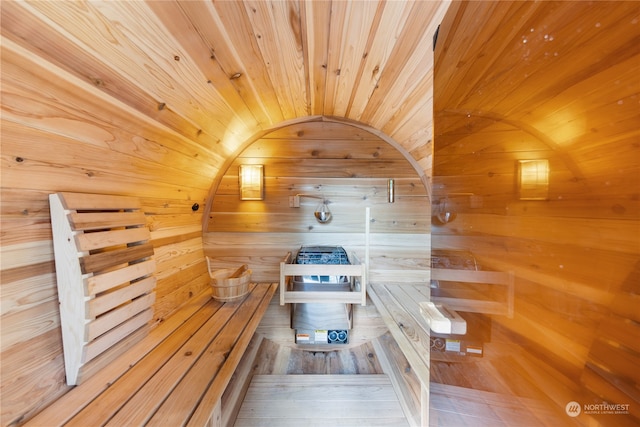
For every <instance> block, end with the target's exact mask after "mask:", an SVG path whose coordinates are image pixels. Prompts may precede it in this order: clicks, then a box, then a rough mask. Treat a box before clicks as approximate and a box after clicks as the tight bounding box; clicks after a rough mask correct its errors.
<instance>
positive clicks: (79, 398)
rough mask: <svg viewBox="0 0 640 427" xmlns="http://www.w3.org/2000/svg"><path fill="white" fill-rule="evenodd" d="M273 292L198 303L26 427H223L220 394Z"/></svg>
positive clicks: (262, 288) (256, 290) (264, 287)
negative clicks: (125, 426) (182, 426)
mask: <svg viewBox="0 0 640 427" xmlns="http://www.w3.org/2000/svg"><path fill="white" fill-rule="evenodd" d="M276 289H277V283H259V284H255V283H252V284H251V285H250V292H249V293H248V294H247V295H246V296H245V297H244V298H243V299H241V300H238V301H233V302H221V301H217V300H214V299H212V298H211V292H210V291H207V292H206V293H203V294H201V295H199V296H198V297H196V298H194V299H193V300H192V302H191V303H190V304H189V305H187V306H184V307H182V308H181V309H180V310H179V311H177V312H176V313H175V314H173V315H172V316H170V317H169V318H167V319H166V320H165V321H164V322H163V323H161V324H160V325H158V326H157V327H156V328H155V329H152V330H151V332H150V333H149V335H148V336H147V337H145V338H144V339H143V340H142V341H139V342H138V343H136V344H134V345H133V346H132V347H131V348H129V349H128V350H127V351H126V352H125V353H124V354H122V355H121V356H119V357H118V358H117V359H115V360H114V361H113V362H111V363H110V364H109V365H108V366H107V367H106V368H104V369H102V370H100V371H99V372H97V373H96V374H94V375H93V376H92V377H90V378H89V379H87V380H86V381H85V382H83V383H82V384H80V385H79V386H76V387H74V388H73V389H71V390H70V391H69V392H68V393H67V394H65V395H64V396H63V397H62V398H60V399H58V400H57V401H56V402H54V403H53V404H52V405H50V406H49V407H47V408H45V410H44V411H42V412H40V413H39V414H38V415H36V416H35V417H34V418H32V419H31V420H30V421H29V422H28V423H27V424H26V425H32V426H43V425H46V426H59V425H68V426H74V425H75V426H97V425H100V426H102V425H113V426H124V425H149V426H152V425H161V426H177V425H188V426H204V425H213V426H216V425H221V422H220V419H221V414H222V408H221V404H220V401H221V397H222V394H223V393H224V390H225V388H226V387H227V385H228V383H229V380H230V378H231V376H232V374H233V372H234V371H235V369H236V367H237V365H238V363H239V361H240V359H241V358H242V355H243V353H244V351H245V349H246V348H247V346H248V344H249V341H250V340H251V337H252V336H253V334H254V332H255V329H256V327H257V326H258V324H259V323H260V320H261V319H262V317H263V315H264V312H265V311H266V309H267V306H268V305H269V302H270V300H271V298H272V297H273V295H274V293H275V291H276Z"/></svg>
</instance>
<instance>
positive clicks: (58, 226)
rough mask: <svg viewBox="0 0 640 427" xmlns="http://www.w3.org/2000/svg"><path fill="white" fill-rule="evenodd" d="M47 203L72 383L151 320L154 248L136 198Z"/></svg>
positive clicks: (75, 197) (72, 196) (64, 197)
mask: <svg viewBox="0 0 640 427" xmlns="http://www.w3.org/2000/svg"><path fill="white" fill-rule="evenodd" d="M49 205H50V211H51V228H52V232H53V246H54V253H55V265H56V278H57V287H58V299H59V303H60V321H61V329H62V341H63V351H64V363H65V373H66V378H67V384H69V385H76V384H78V383H79V380H80V378H79V373H80V368H81V367H82V366H83V365H84V364H85V363H87V362H88V361H90V360H91V359H93V358H95V357H96V356H98V355H99V354H102V353H103V352H105V351H106V350H108V349H109V348H112V347H113V346H114V345H116V344H118V343H119V342H121V341H122V340H123V339H125V338H127V337H129V336H130V335H131V334H132V333H133V332H135V331H137V330H138V329H140V328H141V327H143V326H145V325H147V324H148V322H149V321H150V320H151V319H152V318H153V303H154V301H155V292H154V291H155V286H156V278H155V277H154V276H153V272H154V271H155V261H154V260H153V254H154V251H153V247H152V246H151V244H150V243H149V239H150V232H149V229H148V228H147V227H146V225H145V218H144V212H142V210H141V205H140V202H139V201H138V199H136V198H133V197H121V196H108V195H96V194H81V193H55V194H50V195H49ZM79 219H82V220H79ZM87 242H90V244H88V243H87ZM96 259H98V260H100V262H91V261H90V260H96Z"/></svg>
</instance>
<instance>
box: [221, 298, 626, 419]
mask: <svg viewBox="0 0 640 427" xmlns="http://www.w3.org/2000/svg"><path fill="white" fill-rule="evenodd" d="M367 309H368V310H371V309H372V307H368V308H367ZM277 310H281V309H280V308H277ZM268 314H269V313H267V316H266V317H267V318H268V317H269V316H268ZM273 314H275V312H274V313H273ZM368 315H370V316H371V318H372V319H375V316H374V315H375V313H373V312H372V313H369V314H368ZM281 317H284V316H275V315H274V316H272V318H271V320H269V319H268V320H267V322H271V323H272V324H270V325H269V327H263V328H262V329H260V328H259V333H258V334H256V336H255V337H254V341H255V342H253V343H252V345H251V346H250V347H252V348H253V350H251V352H250V353H251V354H253V356H250V361H248V362H247V363H246V366H245V367H244V368H242V370H241V372H239V373H238V376H239V377H243V378H246V379H245V382H244V384H241V385H238V386H237V387H236V389H237V390H236V391H235V393H236V395H235V397H234V398H231V397H230V398H228V399H227V401H230V400H237V403H236V405H237V406H236V408H235V410H234V413H230V414H229V415H228V418H227V419H228V420H230V421H231V423H229V424H227V425H233V420H235V419H236V416H240V415H238V414H240V413H241V412H242V411H245V412H244V415H242V416H241V417H244V418H243V419H244V421H242V423H240V422H239V423H238V424H237V425H238V426H240V425H252V426H259V425H282V426H284V425H287V424H286V423H285V422H284V421H283V422H282V423H278V424H260V423H259V422H258V421H256V420H255V419H254V420H253V421H252V420H251V417H250V416H249V415H248V413H247V412H246V411H247V410H248V408H249V407H248V406H247V407H245V408H243V409H242V411H241V410H240V407H241V404H242V403H243V401H246V400H247V399H250V396H251V394H249V393H247V390H249V389H250V384H249V382H250V380H251V379H252V378H258V377H260V378H262V379H261V380H260V381H262V382H265V380H266V382H267V383H269V380H271V383H272V384H278V383H281V384H284V383H285V382H287V381H290V380H294V379H298V380H300V379H302V380H304V381H311V382H312V383H313V382H316V381H318V380H319V379H321V378H322V379H323V380H324V379H331V378H338V379H340V382H341V384H342V385H343V386H346V384H350V385H352V386H354V387H359V386H358V379H366V378H367V377H369V376H378V375H382V376H386V374H388V372H384V371H385V369H384V368H383V367H384V366H385V364H384V363H383V359H384V357H383V356H382V354H379V353H380V352H381V351H382V350H381V349H382V348H384V349H385V351H387V352H389V353H391V354H398V353H399V354H400V357H402V356H401V354H402V353H401V352H400V351H399V349H396V350H397V351H395V350H394V347H397V343H396V342H395V340H393V338H392V337H391V336H390V334H388V333H383V334H381V335H379V334H369V339H368V340H367V339H360V340H358V341H357V344H356V345H351V346H349V347H345V348H344V349H332V350H331V351H310V350H306V349H301V348H299V347H296V346H295V345H291V341H290V339H289V338H288V337H286V336H285V335H284V333H285V332H286V333H288V334H291V332H290V330H289V329H288V325H287V324H284V323H283V322H284V321H282V320H281ZM281 323H282V325H281ZM362 323H364V322H362ZM362 323H361V324H362ZM372 325H373V326H372V329H370V330H374V329H373V328H374V327H375V330H376V331H377V330H378V325H377V324H376V323H372ZM274 326H276V327H274ZM362 335H363V336H364V335H366V334H362ZM354 341H355V340H354ZM376 350H377V351H376ZM391 363H393V364H394V366H396V365H397V366H398V367H399V368H400V369H401V370H402V375H403V376H405V377H406V383H405V384H404V385H403V386H402V387H403V390H402V393H399V394H402V395H399V398H400V402H401V405H402V408H403V409H405V415H406V414H411V413H412V412H415V411H416V410H417V408H419V401H416V400H415V397H416V396H419V390H420V387H419V383H417V377H415V375H413V374H412V372H411V368H410V365H409V364H408V362H406V360H404V359H403V360H393V361H392V362H391ZM383 374H384V375H383ZM430 375H431V384H430V389H431V392H430V423H429V424H430V425H431V426H438V427H440V426H453V427H465V426H468V427H478V426H549V427H564V426H568V427H573V426H586V425H589V426H608V425H609V424H607V422H606V421H607V420H605V421H604V422H603V421H602V420H597V419H594V418H585V417H583V416H582V415H581V416H580V418H579V419H574V418H571V417H569V416H568V415H567V414H566V412H565V406H566V405H567V403H569V402H571V401H576V400H577V401H579V400H580V398H581V390H580V386H579V385H578V384H576V382H575V381H573V380H572V379H571V378H570V376H569V375H567V374H564V373H562V372H559V371H558V370H556V369H554V368H552V367H551V366H550V365H549V364H547V363H546V362H545V360H543V359H542V358H540V357H538V356H537V355H536V354H534V353H533V352H531V351H528V350H527V347H526V345H524V344H522V343H518V342H516V341H515V340H514V339H513V337H510V336H508V335H507V334H505V333H502V332H501V330H500V329H499V328H495V327H494V328H493V329H492V334H491V340H490V342H488V343H485V347H484V355H483V357H471V356H466V357H443V355H442V354H435V353H434V352H432V353H431V369H430ZM267 377H269V378H267ZM340 377H343V378H340ZM281 387H284V386H281ZM285 388H286V387H285ZM274 390H278V389H274ZM274 390H272V391H274ZM283 390H284V389H281V390H279V391H278V393H280V395H283V393H284V395H286V392H284V391H283ZM395 391H396V393H398V390H395ZM344 392H345V393H347V394H350V392H348V391H346V390H345V391H344ZM252 393H253V392H252ZM261 393H264V394H265V395H269V394H270V392H269V391H264V390H263V391H261ZM306 393H307V394H308V393H311V394H312V395H314V396H324V395H325V394H326V393H328V392H326V391H318V390H316V391H313V388H312V387H311V388H308V390H307V391H306ZM314 393H315V394H314ZM341 393H342V392H341ZM245 394H246V396H247V398H246V399H245V397H244V396H245ZM338 394H339V393H338ZM338 394H336V395H338ZM224 400H225V398H224V397H223V401H224ZM320 400H321V399H320ZM291 404H292V403H291V402H290V401H289V402H285V403H282V404H274V405H276V406H277V405H280V406H281V409H280V410H282V411H284V412H285V413H287V414H285V415H287V417H288V412H290V411H292V409H290V408H289V409H287V408H288V407H287V405H291ZM308 404H309V402H301V403H299V405H298V406H295V405H294V407H296V408H303V407H304V406H305V405H307V407H309V406H308ZM324 404H326V405H329V404H328V403H324ZM252 405H254V407H255V405H258V406H260V405H259V404H256V403H254V404H252ZM282 405H284V406H282ZM267 406H269V405H267ZM316 409H317V408H316ZM295 410H296V411H299V410H298V409H295ZM341 410H342V409H341ZM407 410H408V411H409V412H406V411H407ZM406 416H407V420H408V423H409V425H414V424H416V423H415V421H414V420H415V414H414V416H410V415H406ZM314 417H315V416H314V415H310V418H309V420H306V421H305V422H304V423H302V424H296V425H322V426H329V425H340V424H335V423H333V422H329V421H325V422H323V421H318V418H317V417H315V418H314ZM619 421H624V420H622V419H619ZM363 422H364V424H362V423H361V422H360V421H359V420H358V419H357V418H353V419H351V420H350V421H348V422H347V421H345V422H343V423H342V424H341V425H353V426H357V425H377V424H374V423H373V421H370V422H368V423H367V422H366V421H363ZM380 422H383V421H380ZM384 422H386V421H384ZM384 422H383V424H382V425H393V424H384ZM399 425H402V424H399Z"/></svg>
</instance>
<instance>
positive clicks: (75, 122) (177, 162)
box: [2, 39, 220, 196]
mask: <svg viewBox="0 0 640 427" xmlns="http://www.w3.org/2000/svg"><path fill="white" fill-rule="evenodd" d="M3 82H4V84H3V88H2V90H3V93H4V94H5V95H4V101H3V118H4V119H7V120H10V121H13V122H16V123H23V124H25V125H28V124H31V126H29V127H33V128H35V129H39V130H42V131H46V130H49V131H51V132H52V133H54V134H59V135H64V136H68V137H70V138H74V137H76V138H77V139H79V140H84V141H86V142H87V143H91V144H92V145H96V146H101V147H109V148H110V149H111V150H113V151H115V152H122V153H124V154H129V155H132V156H134V157H141V158H144V159H148V160H153V161H156V162H162V161H168V158H169V157H168V155H169V154H171V164H170V166H172V167H175V168H176V169H182V170H189V168H190V166H192V165H194V164H198V165H199V166H198V168H197V169H194V168H192V169H191V170H202V171H208V173H210V174H214V173H215V172H216V170H217V169H216V168H215V166H214V165H215V164H216V161H217V160H220V156H219V155H218V154H216V153H214V152H212V151H211V150H210V149H207V148H204V147H202V146H201V145H200V144H197V143H195V142H194V141H192V140H190V139H187V138H185V137H183V136H181V135H179V134H177V133H175V132H174V131H172V130H170V129H169V128H165V127H164V126H163V125H161V124H160V123H158V122H156V121H154V120H153V119H152V118H150V117H148V116H145V115H143V114H142V113H140V112H138V111H137V110H135V109H134V108H131V107H129V106H128V105H126V104H124V103H121V102H119V101H118V100H116V99H114V98H111V97H109V96H107V95H106V94H104V93H102V92H101V91H100V90H99V88H96V87H95V86H92V85H90V84H88V83H86V82H85V81H83V80H80V79H78V78H76V77H75V76H73V75H71V74H68V73H66V72H65V71H63V70H62V69H60V68H58V67H55V66H53V65H52V64H50V63H48V62H45V61H43V60H42V59H41V58H39V57H38V56H36V55H34V54H33V53H31V52H29V51H27V50H25V49H24V48H22V47H20V46H19V45H17V44H15V43H13V42H12V41H11V40H8V39H3ZM34 88H36V89H34ZM37 88H47V92H48V93H49V96H48V97H47V98H44V97H42V96H41V95H40V94H39V90H38V89H37ZM27 106H31V107H30V108H27ZM35 106H37V107H38V110H41V114H40V115H34V114H33V112H32V109H33V108H34V107H35ZM9 107H12V108H9ZM46 112H48V114H45V113H46ZM43 116H48V117H49V120H43ZM105 117H108V118H109V119H108V120H106V119H105ZM93 126H96V127H93ZM63 130H64V131H63ZM114 135H116V136H117V137H114ZM114 139H115V140H116V141H120V142H121V143H119V144H116V143H114ZM196 153H197V155H196ZM165 196H166V194H165Z"/></svg>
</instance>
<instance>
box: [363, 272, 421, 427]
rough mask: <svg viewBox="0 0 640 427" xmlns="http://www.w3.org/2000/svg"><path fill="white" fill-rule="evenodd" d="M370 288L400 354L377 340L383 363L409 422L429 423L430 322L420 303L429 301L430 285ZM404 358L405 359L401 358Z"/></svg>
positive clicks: (379, 355)
mask: <svg viewBox="0 0 640 427" xmlns="http://www.w3.org/2000/svg"><path fill="white" fill-rule="evenodd" d="M368 289H369V291H368V293H369V297H370V298H371V301H373V304H374V305H375V306H376V309H377V310H378V312H379V313H380V315H381V316H382V319H383V320H384V322H385V324H386V325H387V327H388V328H389V332H390V333H391V335H392V336H393V339H394V340H395V342H396V343H397V345H398V351H399V352H400V353H401V354H398V351H395V349H394V347H393V346H390V345H384V344H383V343H381V342H380V341H379V340H375V341H374V342H373V344H374V348H375V350H376V354H377V355H378V358H379V360H380V364H381V365H382V368H383V370H384V372H385V373H386V374H387V375H389V378H390V379H391V382H392V384H393V386H394V389H395V390H396V393H397V394H398V398H399V400H400V404H401V405H402V407H403V410H404V413H405V415H406V417H407V420H408V421H409V423H410V424H411V425H412V426H428V425H429V366H430V350H431V346H430V339H429V325H428V324H427V322H426V320H425V319H424V317H423V316H422V314H421V313H420V306H419V302H420V301H428V300H429V293H430V289H429V285H425V284H415V285H414V284H407V283H403V284H395V285H394V284H384V285H383V284H371V283H370V284H369V287H368ZM402 357H404V358H405V359H406V362H404V363H403V362H402V361H401V360H400V359H401V358H402ZM407 362H408V363H409V366H410V369H407V368H409V367H407V366H406V363H407Z"/></svg>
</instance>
